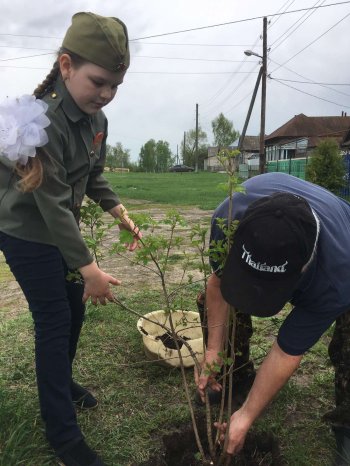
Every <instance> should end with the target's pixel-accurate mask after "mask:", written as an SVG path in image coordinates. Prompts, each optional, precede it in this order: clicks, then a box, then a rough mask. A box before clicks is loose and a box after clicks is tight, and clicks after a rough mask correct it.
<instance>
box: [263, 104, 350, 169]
mask: <svg viewBox="0 0 350 466" xmlns="http://www.w3.org/2000/svg"><path fill="white" fill-rule="evenodd" d="M329 138H332V139H335V140H336V141H337V143H338V144H339V148H340V149H341V148H345V147H349V146H350V117H348V116H347V114H346V113H344V112H342V115H341V116H320V117H308V116H306V115H304V114H303V113H301V114H300V115H295V116H294V117H293V118H292V119H291V120H289V121H287V123H285V124H284V125H282V126H281V127H280V128H278V129H276V130H275V131H274V132H273V133H271V134H269V135H268V136H266V137H265V151H266V161H267V162H269V161H273V160H286V159H294V158H300V157H307V156H308V155H309V153H310V152H311V151H312V150H313V149H314V148H315V147H316V146H317V145H318V144H319V143H320V142H321V141H322V140H324V139H329Z"/></svg>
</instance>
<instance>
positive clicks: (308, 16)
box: [270, 0, 326, 52]
mask: <svg viewBox="0 0 350 466" xmlns="http://www.w3.org/2000/svg"><path fill="white" fill-rule="evenodd" d="M325 1H326V0H323V1H322V3H321V5H322V4H323V3H324V2H325ZM318 3H320V0H317V2H316V3H315V4H314V5H313V6H316V5H317V4H318ZM315 12H316V10H312V11H307V12H305V13H304V14H303V15H302V16H301V17H300V18H299V19H298V20H297V21H295V22H294V23H293V24H292V25H291V26H290V27H289V28H288V29H287V30H286V31H284V33H283V34H281V35H280V36H279V37H278V38H277V39H276V40H275V41H274V42H273V43H272V44H271V45H270V47H271V48H273V52H275V51H276V49H277V48H278V47H280V46H281V45H282V44H283V42H285V41H286V40H287V39H288V37H290V36H291V35H292V34H294V32H295V31H296V30H297V29H299V28H300V26H301V25H302V24H304V23H305V21H307V20H308V19H309V18H310V16H312V15H313V14H314V13H315ZM304 16H306V18H305V19H304V21H302V22H301V23H300V24H299V25H298V26H296V27H295V29H293V31H291V32H290V34H288V32H289V31H290V30H291V29H292V28H293V27H294V26H295V25H296V24H297V23H299V22H300V21H301V20H302V19H303V18H304ZM286 34H288V35H287V36H286V37H285V38H284V39H283V40H281V41H280V43H279V44H277V45H276V47H273V46H274V44H276V42H278V41H279V40H280V39H282V37H283V36H285V35H286Z"/></svg>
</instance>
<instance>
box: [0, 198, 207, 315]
mask: <svg viewBox="0 0 350 466" xmlns="http://www.w3.org/2000/svg"><path fill="white" fill-rule="evenodd" d="M126 204H127V205H129V204H131V203H126ZM132 204H134V206H133V209H132V212H146V213H148V214H149V215H151V216H152V218H154V219H155V220H160V219H162V218H164V216H165V212H166V210H167V209H166V207H164V208H162V207H154V204H152V205H150V206H149V207H148V203H147V202H142V201H139V202H137V203H136V202H135V203H132ZM181 214H182V216H183V217H184V218H185V220H186V222H187V223H188V226H186V227H182V228H181V230H180V234H181V235H182V236H184V237H185V238H188V235H189V231H190V228H191V225H193V224H194V223H196V222H198V221H199V220H201V221H203V222H209V219H210V217H211V215H212V211H203V210H200V209H198V208H193V207H191V208H184V209H181ZM110 219H111V217H110V216H109V215H108V214H105V220H106V222H109V221H110ZM162 229H163V227H162V228H159V229H157V232H158V231H161V230H162ZM147 234H149V233H148V232H147V231H145V232H144V235H147ZM118 235H119V228H118V227H113V228H112V229H111V230H109V231H108V236H107V238H106V242H105V247H106V249H108V248H109V247H110V245H111V243H112V242H113V241H116V240H117V238H118ZM185 243H186V242H185ZM187 247H189V246H188V245H187V246H186V248H187ZM126 256H127V257H129V258H130V260H132V258H133V253H129V252H127V253H126ZM100 266H101V268H102V269H103V270H105V271H106V272H109V273H111V274H112V275H114V276H115V277H117V278H118V279H119V280H121V281H122V285H121V287H120V290H121V291H122V292H123V294H124V295H127V294H129V293H133V292H134V290H135V289H141V288H154V287H155V286H156V285H155V276H154V273H152V272H150V271H147V270H146V269H144V268H140V267H133V266H132V265H131V264H130V263H129V262H128V261H127V260H125V259H124V258H120V257H118V256H115V255H114V256H108V255H106V256H105V257H104V259H103V260H102V261H101V264H100ZM182 274H183V270H182V269H181V268H180V267H176V266H174V267H173V269H172V278H174V279H175V280H176V279H177V278H178V277H180V276H181V275H182ZM27 310H28V305H27V302H26V300H25V298H24V296H23V293H22V291H21V289H20V287H19V285H18V283H17V282H16V280H15V279H14V277H13V275H12V273H11V271H10V270H9V268H8V266H7V264H6V262H5V259H4V256H3V255H2V253H1V252H0V315H1V317H2V320H3V321H4V320H5V319H12V318H14V317H16V316H17V315H18V314H20V313H23V312H27Z"/></svg>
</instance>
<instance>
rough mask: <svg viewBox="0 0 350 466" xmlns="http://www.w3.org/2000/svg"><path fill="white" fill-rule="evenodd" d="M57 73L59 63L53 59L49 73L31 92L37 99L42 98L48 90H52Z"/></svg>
mask: <svg viewBox="0 0 350 466" xmlns="http://www.w3.org/2000/svg"><path fill="white" fill-rule="evenodd" d="M58 74H59V63H58V60H56V61H55V63H54V64H53V66H52V70H51V71H50V73H49V74H48V75H47V76H46V78H45V79H44V81H43V82H42V83H41V84H39V85H38V87H37V88H36V89H35V90H34V92H33V94H34V95H35V97H36V98H37V99H42V98H43V97H44V95H46V94H47V93H48V92H50V91H52V90H53V88H54V84H55V82H56V80H57V78H58Z"/></svg>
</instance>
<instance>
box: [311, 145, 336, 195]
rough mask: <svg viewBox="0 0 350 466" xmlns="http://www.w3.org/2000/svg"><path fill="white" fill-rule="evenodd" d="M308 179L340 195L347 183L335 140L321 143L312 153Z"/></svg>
mask: <svg viewBox="0 0 350 466" xmlns="http://www.w3.org/2000/svg"><path fill="white" fill-rule="evenodd" d="M306 179H307V180H308V181H311V182H312V183H315V184H318V185H319V186H323V187H324V188H326V189H328V190H329V191H332V192H334V193H338V192H339V189H340V188H342V187H343V186H344V183H345V164H344V160H343V157H342V155H341V154H340V151H339V148H338V144H337V142H336V141H335V140H334V139H326V140H324V141H322V142H320V143H319V145H318V146H317V147H316V149H315V150H314V151H313V152H312V153H311V159H310V160H309V162H308V164H307V167H306Z"/></svg>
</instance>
